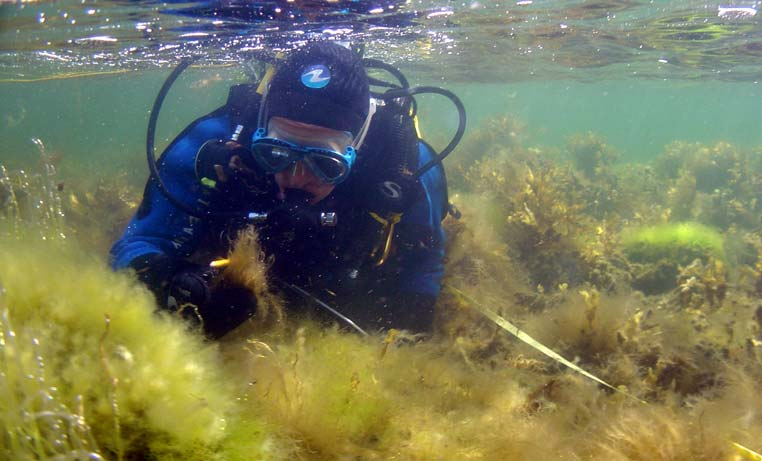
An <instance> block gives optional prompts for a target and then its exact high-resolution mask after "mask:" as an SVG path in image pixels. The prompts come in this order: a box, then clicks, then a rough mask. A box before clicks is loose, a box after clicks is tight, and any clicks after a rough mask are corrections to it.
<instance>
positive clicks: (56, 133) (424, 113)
mask: <svg viewBox="0 0 762 461" xmlns="http://www.w3.org/2000/svg"><path fill="white" fill-rule="evenodd" d="M403 70H404V68H403ZM166 75H167V72H165V71H158V70H153V71H134V72H128V73H124V74H118V75H107V76H94V77H81V78H66V79H53V80H46V81H39V82H29V83H0V123H1V124H0V138H1V139H3V147H2V160H3V163H4V164H5V165H6V166H7V167H9V168H30V167H33V166H35V165H36V162H37V160H38V159H37V157H36V150H35V149H34V146H33V145H32V143H31V142H30V139H31V138H40V139H41V140H43V142H44V143H45V145H46V146H47V148H48V150H49V151H50V152H52V153H55V154H56V155H60V157H61V168H62V171H64V172H70V173H72V174H76V172H85V173H86V174H95V175H104V176H107V175H109V174H113V173H116V172H119V171H120V170H121V171H124V170H127V171H128V172H129V173H130V175H135V176H136V180H138V182H140V181H142V179H143V178H144V177H145V173H146V171H147V169H145V168H144V163H145V154H144V152H145V136H146V125H147V120H148V114H149V111H150V108H151V105H152V104H153V99H154V97H155V94H156V92H157V91H158V89H159V88H160V87H161V84H162V82H163V80H164V78H165V77H166ZM240 80H241V78H240V76H238V75H236V74H235V73H233V72H232V71H228V70H225V69H223V70H222V71H220V70H192V71H190V72H188V74H187V75H185V76H184V77H183V78H182V79H181V81H180V82H178V83H177V84H176V85H175V87H174V88H173V89H172V91H171V93H170V95H169V96H168V98H167V102H166V103H165V106H164V108H163V110H162V113H161V119H160V122H159V128H158V132H157V149H161V148H162V146H165V145H166V144H167V143H168V142H169V141H170V140H171V139H172V138H173V137H174V136H175V135H176V134H177V133H179V132H180V130H181V129H182V128H183V127H184V126H185V125H186V124H188V123H189V122H191V121H192V120H193V119H195V118H196V117H200V116H202V115H204V114H206V113H207V112H209V111H211V110H213V109H214V108H216V107H219V106H220V105H222V104H224V102H225V98H226V95H227V88H228V85H229V84H230V83H229V82H231V81H233V82H235V81H240ZM415 80H416V83H418V84H437V85H441V86H443V87H446V88H449V89H451V90H452V91H454V92H455V93H456V94H457V95H458V96H460V97H461V99H462V100H463V102H464V105H465V107H466V109H467V114H468V130H469V131H470V130H473V129H478V128H479V126H480V125H481V124H482V123H483V122H484V120H485V119H488V118H491V117H503V116H510V117H514V118H516V119H517V120H519V121H520V122H523V123H524V124H525V125H526V133H525V136H526V137H527V142H528V144H530V145H535V146H542V147H550V148H553V147H555V148H562V147H563V146H564V143H565V141H566V139H567V138H568V137H569V136H571V135H574V134H579V133H586V132H593V133H595V134H597V135H600V136H602V137H603V138H604V139H606V141H607V142H608V143H609V144H610V145H611V146H612V147H614V148H615V149H617V150H618V151H619V152H620V153H621V158H620V160H621V161H625V162H638V161H647V160H650V159H653V158H654V157H656V156H657V155H658V154H659V153H661V152H662V150H663V147H664V146H665V145H666V144H668V143H670V142H672V141H689V142H700V143H705V144H712V143H714V142H717V141H727V142H730V143H734V144H737V145H739V146H742V147H755V146H760V145H762V130H760V129H759V127H760V122H761V121H762V120H761V119H762V109H761V108H762V87H761V86H760V84H758V83H745V82H720V81H706V82H680V81H670V80H664V81H602V82H594V83H580V82H570V81H546V82H541V81H537V82H534V81H529V82H516V83H510V84H480V83H474V84H469V83H467V82H458V83H454V84H448V82H447V81H441V80H440V79H439V78H438V77H437V76H436V75H418V76H416V79H415ZM419 99H420V116H419V119H420V122H421V127H422V130H423V133H424V136H427V135H428V137H431V138H432V139H433V140H435V141H443V140H446V139H447V137H448V136H449V135H450V133H452V132H453V131H454V130H455V128H456V127H457V113H456V112H455V110H454V108H453V107H452V106H451V105H450V103H449V102H447V101H445V100H443V99H440V98H438V97H435V96H423V97H420V98H419ZM467 133H468V131H467ZM453 155H458V151H455V153H454V154H453ZM484 155H487V156H488V155H489V153H484Z"/></svg>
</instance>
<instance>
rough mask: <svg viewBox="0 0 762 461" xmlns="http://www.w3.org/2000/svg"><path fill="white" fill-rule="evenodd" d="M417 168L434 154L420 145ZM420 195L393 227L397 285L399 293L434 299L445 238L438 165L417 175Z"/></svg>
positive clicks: (443, 189) (442, 182)
mask: <svg viewBox="0 0 762 461" xmlns="http://www.w3.org/2000/svg"><path fill="white" fill-rule="evenodd" d="M419 153H420V155H419V166H421V165H424V164H426V163H427V162H428V161H429V160H431V159H433V158H434V157H433V156H434V153H433V152H432V151H431V149H429V147H428V146H427V145H426V144H425V143H423V142H421V143H420V144H419ZM421 186H422V189H423V191H422V193H420V194H419V197H418V199H417V200H416V202H415V203H414V204H413V205H412V206H411V207H410V209H409V210H408V211H407V212H406V213H405V214H404V215H403V216H402V219H401V220H400V223H399V224H398V226H397V228H398V230H397V236H396V237H397V253H398V254H397V256H398V258H399V259H398V260H399V264H400V265H399V270H400V276H399V283H400V290H401V291H402V292H407V293H413V294H417V295H423V296H428V297H431V298H436V296H438V295H439V291H440V289H441V284H442V277H443V275H444V246H445V235H444V231H443V229H442V220H443V219H444V215H445V210H446V204H447V185H446V180H445V176H444V170H443V168H442V166H441V165H437V166H435V167H434V168H432V169H430V170H429V171H427V172H426V173H425V174H423V176H421Z"/></svg>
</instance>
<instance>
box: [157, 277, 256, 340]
mask: <svg viewBox="0 0 762 461" xmlns="http://www.w3.org/2000/svg"><path fill="white" fill-rule="evenodd" d="M219 276H220V274H219V273H218V272H217V271H216V270H214V269H210V268H208V267H205V266H188V267H187V268H186V269H184V270H182V271H180V272H178V273H177V274H175V276H174V277H173V278H172V282H171V283H170V285H169V296H168V300H167V307H168V308H169V309H170V310H172V311H175V312H177V313H179V314H180V315H181V316H182V317H183V318H184V319H186V320H187V321H189V322H190V323H191V325H193V326H196V327H200V328H201V329H202V330H203V331H204V334H205V335H206V336H207V337H209V338H211V339H216V338H219V337H221V336H223V335H224V334H225V333H227V332H229V331H230V330H232V329H233V328H235V327H237V326H238V325H240V324H241V323H242V322H244V321H245V320H246V319H248V318H249V317H251V316H252V315H253V314H254V313H255V312H256V307H257V299H256V297H255V296H254V294H253V293H252V292H251V291H250V290H249V289H247V288H245V287H242V286H239V285H228V284H225V283H224V281H219V280H215V278H217V277H219Z"/></svg>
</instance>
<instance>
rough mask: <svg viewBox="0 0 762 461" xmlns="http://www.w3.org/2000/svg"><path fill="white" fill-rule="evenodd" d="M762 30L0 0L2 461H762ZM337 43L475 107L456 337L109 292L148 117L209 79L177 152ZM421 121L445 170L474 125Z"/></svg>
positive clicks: (713, 7)
mask: <svg viewBox="0 0 762 461" xmlns="http://www.w3.org/2000/svg"><path fill="white" fill-rule="evenodd" d="M757 8H758V3H757V2H754V1H746V2H742V1H738V2H709V3H707V2H697V1H691V0H684V1H648V2H646V1H621V2H607V1H569V2H557V1H549V0H535V1H510V2H502V1H494V2H483V1H467V2H451V1H442V0H436V1H435V0H421V1H415V0H414V1H394V0H386V1H344V0H337V1H326V2H317V1H299V0H294V1H268V2H244V1H229V0H226V1H183V2H180V1H170V2H155V1H139V2H123V1H87V0H85V1H58V2H0V139H2V146H0V260H1V261H0V402H2V403H0V428H2V434H0V442H1V443H0V458H2V459H71V460H74V459H109V460H117V459H118V460H122V459H145V458H150V459H231V460H232V459H241V460H246V459H308V460H319V459H326V460H328V459H391V458H394V459H420V460H429V459H442V460H447V459H483V460H504V459H516V460H524V459H526V460H529V459H563V460H566V459H568V460H578V459H601V460H603V459H606V460H681V459H692V460H695V459H705V460H743V459H749V460H759V459H762V456H760V455H759V453H760V452H762V397H760V395H761V394H760V392H759V389H760V388H759V386H760V385H759V383H760V382H762V304H761V303H760V302H759V300H760V299H761V298H760V297H761V296H762V237H761V235H762V233H761V231H762V201H760V198H762V130H760V126H762V87H760V85H761V84H762V83H760V81H761V80H760V79H762V28H761V27H760V26H761V24H760V21H762V15H760V14H758V12H757ZM318 39H330V40H338V41H342V42H346V43H352V44H355V45H359V44H363V46H364V54H365V56H367V57H373V58H378V59H382V60H384V61H385V62H388V63H390V64H392V65H394V66H396V67H398V68H399V69H400V70H401V71H402V72H403V73H404V74H405V75H406V76H407V77H408V79H409V80H410V81H411V84H412V85H435V86H441V87H444V88H447V89H450V90H452V91H453V92H455V93H456V94H457V95H458V96H459V97H460V98H461V99H462V100H463V103H464V105H465V107H466V110H467V114H468V125H467V131H466V135H465V137H464V139H463V140H462V142H461V143H460V145H459V146H458V148H457V149H456V150H455V151H454V152H453V154H452V155H451V156H450V157H448V158H447V159H446V160H445V168H446V171H447V174H448V179H449V183H450V196H451V197H450V199H451V201H452V202H453V203H454V205H456V206H457V208H458V209H459V210H460V211H461V213H462V216H461V218H460V219H457V220H456V219H454V218H453V217H448V218H447V219H446V221H445V231H446V233H447V237H448V248H447V266H446V280H445V287H444V288H443V292H442V295H441V296H440V298H439V300H438V303H437V320H436V326H435V330H434V333H433V334H432V336H431V337H430V338H426V339H425V340H420V338H418V337H415V336H411V335H409V334H407V333H406V332H383V333H377V334H372V335H371V336H370V337H369V338H364V337H359V336H356V335H354V334H352V333H351V332H347V331H343V330H340V329H338V328H334V327H324V326H319V325H318V324H316V323H313V322H311V321H309V320H304V319H296V318H293V316H289V307H288V306H284V305H283V302H282V300H280V299H275V298H274V299H272V300H268V301H267V303H265V304H267V305H268V306H270V307H269V309H265V311H267V312H265V313H263V315H262V316H261V318H260V317H258V318H257V319H256V320H255V321H252V322H250V323H249V324H247V325H245V328H242V329H240V330H238V331H236V332H234V334H231V335H230V336H228V337H226V338H224V339H223V340H221V341H219V342H214V343H210V342H204V341H203V340H202V339H201V337H200V335H198V334H197V333H195V332H188V331H186V329H185V328H184V327H183V325H182V324H181V323H180V322H178V321H177V320H176V319H172V318H164V317H159V316H155V315H152V314H151V312H152V310H153V306H154V300H153V299H152V298H151V296H150V294H149V293H148V292H147V291H146V290H145V289H143V288H142V287H140V286H139V284H138V283H137V282H136V281H135V279H134V276H133V275H130V274H113V273H111V272H110V271H109V270H108V269H106V266H107V251H108V248H109V246H110V244H111V242H113V240H114V239H115V238H117V237H118V236H119V235H120V233H121V232H122V230H123V228H124V225H125V224H126V222H127V220H128V219H129V218H130V216H131V215H132V214H133V213H134V212H135V209H136V208H137V205H138V204H139V201H140V197H141V194H142V190H143V186H144V184H145V181H146V178H147V177H148V170H147V166H146V164H145V163H146V160H145V142H146V125H147V121H148V116H149V112H150V109H151V105H152V104H153V101H154V98H155V96H156V93H157V91H158V90H159V88H160V87H161V85H162V83H163V81H164V79H165V78H166V77H167V75H168V74H169V73H170V72H171V69H172V68H173V67H174V66H175V65H176V64H177V63H179V62H180V60H181V59H182V58H185V57H191V56H192V57H196V58H198V60H197V61H196V63H195V64H194V65H193V66H192V67H191V68H190V69H189V70H188V71H186V72H185V73H184V74H183V76H182V77H181V78H180V79H179V80H178V82H177V83H176V84H175V85H174V87H173V88H172V90H171V92H170V93H169V96H168V98H167V101H166V103H165V105H164V108H163V110H162V113H161V117H160V120H159V127H158V132H157V144H158V145H157V148H158V149H161V148H163V147H164V146H166V145H167V144H168V143H169V142H170V141H171V140H172V138H173V137H174V136H175V135H176V134H177V133H179V131H180V130H182V128H183V127H184V126H185V125H187V124H188V123H189V122H190V121H192V120H194V119H195V118H197V117H199V116H201V115H203V114H205V113H207V112H209V111H210V110H213V109H215V108H217V107H219V106H220V105H222V104H223V103H224V101H225V98H226V95H227V91H228V88H229V86H230V85H231V84H234V83H238V82H242V81H247V80H250V79H254V78H256V77H257V76H258V75H260V74H259V72H260V70H261V66H260V65H259V64H258V63H260V62H261V61H262V60H263V59H265V58H270V57H272V55H273V53H275V52H277V51H284V50H288V49H290V48H292V47H294V46H296V45H299V44H301V43H303V42H305V41H308V40H318ZM417 99H418V106H419V114H418V118H419V122H420V126H421V131H422V134H423V136H424V138H426V139H427V140H429V141H431V142H432V144H433V145H434V146H436V147H438V148H441V147H443V146H444V145H445V144H446V143H447V142H448V140H449V139H450V137H451V136H452V133H453V132H454V131H455V130H456V128H457V124H458V117H457V113H456V111H455V110H454V109H453V108H452V106H451V104H450V103H449V102H447V101H446V100H444V99H441V98H438V97H436V96H421V97H419V98H417ZM257 251H258V250H257V249H256V248H254V247H252V246H251V245H249V246H246V245H242V246H241V250H240V252H241V258H243V260H246V259H245V258H246V257H250V256H251V254H256V252H257ZM247 255H248V256H247ZM253 259H256V258H253ZM254 266H256V265H254ZM242 270H243V271H244V272H245V274H248V275H246V276H245V277H243V278H246V279H247V280H255V281H256V282H255V283H257V284H258V285H257V287H255V289H256V290H259V291H257V292H264V291H267V290H266V286H267V281H266V277H265V276H264V275H262V274H263V272H262V271H264V270H265V269H264V268H263V267H259V266H257V267H245V268H244V269H242ZM247 271H251V273H254V274H255V275H256V276H251V274H250V273H249V272H247ZM253 289H254V288H253ZM268 303H269V304H268ZM265 314H266V315H265ZM507 322H510V324H509V323H507ZM516 328H518V329H520V330H521V331H522V332H523V333H525V334H526V335H529V336H531V338H532V339H531V340H529V341H524V340H526V339H527V337H526V336H522V335H521V334H519V335H518V336H521V337H522V338H523V339H520V338H517V337H515V336H513V335H512V334H511V333H510V331H513V332H514V333H516ZM527 343H532V344H527ZM543 345H544V346H546V347H547V348H548V349H545V352H542V351H541V350H540V349H542V348H543ZM549 350H552V351H553V352H549ZM554 354H557V355H554Z"/></svg>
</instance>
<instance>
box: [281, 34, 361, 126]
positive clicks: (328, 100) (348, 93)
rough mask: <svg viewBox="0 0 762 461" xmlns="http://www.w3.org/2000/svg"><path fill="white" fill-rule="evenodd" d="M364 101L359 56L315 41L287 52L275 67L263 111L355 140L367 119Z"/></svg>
mask: <svg viewBox="0 0 762 461" xmlns="http://www.w3.org/2000/svg"><path fill="white" fill-rule="evenodd" d="M369 100H370V90H369V85H368V76H367V74H366V73H365V68H364V67H363V64H362V59H361V58H360V56H358V55H357V54H356V53H355V52H353V51H351V50H349V49H347V48H344V47H343V46H341V45H338V44H336V43H333V42H315V43H311V44H308V45H306V46H304V47H302V48H299V49H296V50H294V51H292V52H291V53H290V54H289V55H288V57H287V58H286V61H285V62H284V63H283V64H282V65H281V66H279V67H278V69H277V71H276V73H275V75H274V76H273V79H272V82H271V83H270V90H269V92H268V95H267V112H268V116H270V117H272V116H278V117H285V118H288V119H290V120H295V121H298V122H303V123H309V124H312V125H318V126H322V127H326V128H331V129H334V130H339V131H349V132H350V133H352V134H353V135H355V136H356V135H357V133H358V132H359V131H360V128H361V127H362V125H363V123H364V122H365V118H366V117H367V115H368V108H369Z"/></svg>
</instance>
